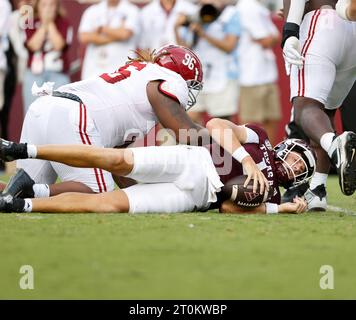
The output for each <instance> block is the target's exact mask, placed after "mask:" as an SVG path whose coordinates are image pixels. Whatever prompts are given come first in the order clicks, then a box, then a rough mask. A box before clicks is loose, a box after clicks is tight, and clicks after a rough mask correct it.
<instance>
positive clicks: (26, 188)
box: [2, 169, 35, 199]
mask: <svg viewBox="0 0 356 320" xmlns="http://www.w3.org/2000/svg"><path fill="white" fill-rule="evenodd" d="M34 184H35V181H33V180H32V179H31V177H30V176H29V175H28V174H27V172H26V171H25V170H23V169H18V170H17V172H16V173H15V175H13V176H12V177H11V178H10V181H9V183H8V184H7V186H6V188H5V189H4V190H3V192H2V195H3V196H7V195H11V196H12V197H13V198H22V199H24V198H34V197H35V194H34V191H33V185H34Z"/></svg>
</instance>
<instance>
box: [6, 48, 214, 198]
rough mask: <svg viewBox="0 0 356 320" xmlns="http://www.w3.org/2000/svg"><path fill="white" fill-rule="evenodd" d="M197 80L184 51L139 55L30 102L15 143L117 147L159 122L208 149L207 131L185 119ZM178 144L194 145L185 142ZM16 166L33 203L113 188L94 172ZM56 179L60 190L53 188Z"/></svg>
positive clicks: (197, 66) (195, 66) (196, 68)
mask: <svg viewBox="0 0 356 320" xmlns="http://www.w3.org/2000/svg"><path fill="white" fill-rule="evenodd" d="M202 81H203V73H202V66H201V63H200V60H199V58H198V57H197V56H196V55H195V54H194V52H192V51H191V50H190V49H188V48H185V47H181V46H174V45H168V46H165V47H163V48H161V49H160V50H159V51H158V52H157V53H155V54H154V53H148V52H142V53H141V54H140V55H139V56H138V58H136V59H130V60H129V61H128V63H127V64H126V65H124V66H122V67H121V68H119V69H118V70H117V71H115V72H113V73H110V74H102V75H101V76H99V77H93V78H90V79H87V80H83V81H79V82H75V83H71V84H68V85H65V86H62V87H60V88H59V89H58V91H54V92H52V94H51V95H47V96H43V97H40V98H38V99H37V100H36V101H35V102H34V103H33V104H32V105H31V107H30V109H29V111H28V113H27V114H26V118H25V121H24V124H23V129H22V134H21V142H24V143H32V144H38V145H42V144H83V145H95V146H99V147H118V146H124V145H125V144H127V143H128V142H130V141H128V139H129V138H130V137H131V136H132V135H134V134H137V133H140V134H141V135H145V134H147V133H148V132H149V131H150V130H151V128H153V127H154V126H155V125H156V124H157V123H161V124H162V125H163V127H165V128H168V129H170V130H172V131H173V133H174V134H175V137H176V138H177V139H179V137H180V133H182V132H180V130H185V132H189V130H191V129H193V130H195V133H197V132H198V130H199V137H200V140H199V141H196V142H197V143H200V144H202V143H203V142H202V141H201V139H203V138H204V139H205V141H206V142H205V143H209V141H210V136H209V133H208V131H207V130H206V129H204V130H203V129H202V128H201V127H199V126H197V125H195V124H194V123H193V122H192V121H191V120H190V118H189V117H188V115H187V113H186V110H188V109H189V108H190V107H191V106H193V105H194V103H195V101H196V97H197V94H198V93H199V91H200V90H201V88H202ZM42 94H43V92H42ZM191 131H192V130H191ZM191 131H190V132H191ZM181 136H182V135H181ZM197 140H198V138H197ZM180 142H183V143H187V144H194V141H192V140H191V139H190V137H189V136H188V138H187V139H186V141H180ZM83 157H85V154H83ZM17 166H18V168H23V169H24V170H25V171H26V172H27V173H28V174H29V176H30V177H31V178H32V179H33V180H34V181H35V182H36V184H35V185H34V187H33V188H32V189H31V190H28V192H29V195H30V196H33V197H49V196H52V195H56V194H59V193H62V192H69V191H75V192H85V193H101V192H106V191H112V190H113V189H114V181H113V178H112V176H111V174H110V173H109V172H106V171H104V170H102V169H97V168H94V169H88V168H72V167H69V166H66V165H63V164H60V163H56V162H51V161H43V160H36V161H28V160H19V161H18V162H17ZM57 177H59V178H60V180H61V181H62V183H60V184H54V183H55V181H56V179H57ZM21 179H22V178H21V176H20V177H16V175H15V176H14V179H12V181H13V182H16V183H17V184H21Z"/></svg>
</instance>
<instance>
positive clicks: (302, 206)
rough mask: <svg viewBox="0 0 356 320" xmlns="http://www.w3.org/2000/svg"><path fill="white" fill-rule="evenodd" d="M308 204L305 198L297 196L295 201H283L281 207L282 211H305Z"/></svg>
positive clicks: (280, 210)
mask: <svg viewBox="0 0 356 320" xmlns="http://www.w3.org/2000/svg"><path fill="white" fill-rule="evenodd" d="M307 207H308V204H307V202H306V200H305V199H304V198H299V197H295V198H294V199H293V202H286V203H282V204H281V205H280V208H279V212H281V213H303V212H305V211H306V210H307Z"/></svg>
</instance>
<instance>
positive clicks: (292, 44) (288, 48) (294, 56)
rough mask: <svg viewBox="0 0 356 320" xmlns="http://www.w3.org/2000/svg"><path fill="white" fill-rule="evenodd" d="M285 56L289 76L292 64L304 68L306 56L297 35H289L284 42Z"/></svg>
mask: <svg viewBox="0 0 356 320" xmlns="http://www.w3.org/2000/svg"><path fill="white" fill-rule="evenodd" d="M283 56H284V61H285V64H286V72H287V75H288V76H289V74H290V67H291V65H296V66H298V67H299V68H300V69H301V68H303V65H304V58H303V57H302V55H301V49H300V42H299V39H298V38H296V37H289V38H288V39H287V40H286V42H285V43H284V47H283Z"/></svg>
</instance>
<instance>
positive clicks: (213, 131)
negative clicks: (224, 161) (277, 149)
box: [206, 118, 269, 194]
mask: <svg viewBox="0 0 356 320" xmlns="http://www.w3.org/2000/svg"><path fill="white" fill-rule="evenodd" d="M206 128H207V129H208V130H209V133H210V135H211V136H212V138H213V139H214V140H215V141H216V142H217V143H218V144H219V145H220V146H222V147H223V148H224V149H225V150H226V151H228V152H229V153H230V154H231V155H232V157H233V158H234V159H236V160H237V161H239V162H240V163H241V164H242V166H243V168H244V170H245V171H246V174H247V176H248V177H247V179H246V181H245V183H244V186H247V185H248V183H249V182H250V180H251V179H253V182H254V185H253V191H254V192H257V186H258V184H259V185H260V193H261V194H263V193H264V190H265V188H267V190H268V189H269V185H268V181H267V179H266V177H265V176H264V174H263V173H262V172H261V170H260V169H259V168H258V167H257V165H256V163H255V161H254V160H253V159H252V157H251V155H250V154H249V153H248V152H247V151H246V150H245V148H244V147H243V146H242V144H244V143H259V138H258V135H257V133H256V132H254V131H253V130H251V129H249V128H246V127H244V126H238V125H236V124H234V123H232V122H231V121H228V120H223V119H218V118H215V119H211V120H210V121H209V122H208V123H207V124H206Z"/></svg>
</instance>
